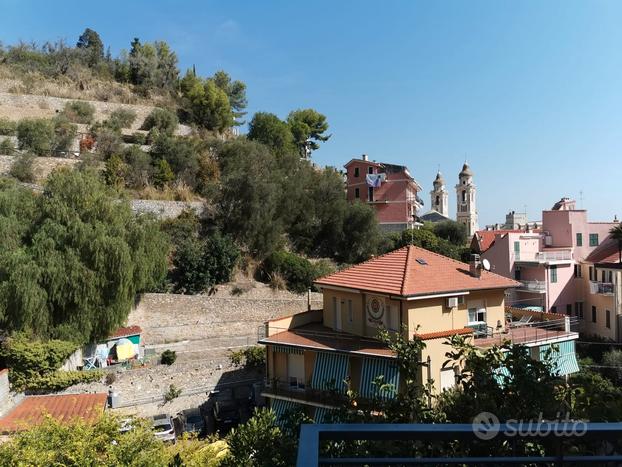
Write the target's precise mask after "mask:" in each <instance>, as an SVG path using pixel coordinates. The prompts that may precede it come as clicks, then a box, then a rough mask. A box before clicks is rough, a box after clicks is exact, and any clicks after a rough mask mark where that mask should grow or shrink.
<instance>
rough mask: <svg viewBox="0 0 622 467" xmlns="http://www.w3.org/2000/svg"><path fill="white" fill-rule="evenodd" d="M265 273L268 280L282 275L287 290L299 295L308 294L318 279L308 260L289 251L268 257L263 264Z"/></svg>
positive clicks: (278, 252)
mask: <svg viewBox="0 0 622 467" xmlns="http://www.w3.org/2000/svg"><path fill="white" fill-rule="evenodd" d="M263 272H264V274H265V275H266V276H267V277H268V278H272V277H273V276H274V275H275V274H278V275H281V276H282V277H283V278H284V279H285V281H286V282H287V288H288V289H289V290H291V291H293V292H297V293H304V292H306V291H307V289H308V288H310V287H312V286H313V280H314V279H315V278H316V277H317V273H316V268H315V267H314V266H313V264H312V263H311V262H310V261H309V260H308V259H306V258H303V257H302V256H299V255H297V254H295V253H290V252H288V251H277V252H275V253H272V254H271V255H270V256H268V258H266V260H265V261H264V263H263Z"/></svg>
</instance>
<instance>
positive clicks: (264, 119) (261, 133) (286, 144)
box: [247, 112, 296, 157]
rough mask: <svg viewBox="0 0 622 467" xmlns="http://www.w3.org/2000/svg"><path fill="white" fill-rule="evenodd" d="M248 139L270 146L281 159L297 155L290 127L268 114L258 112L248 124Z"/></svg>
mask: <svg viewBox="0 0 622 467" xmlns="http://www.w3.org/2000/svg"><path fill="white" fill-rule="evenodd" d="M247 137H248V139H250V140H253V141H258V142H260V143H262V144H265V145H266V146H268V147H269V148H270V149H272V151H274V153H275V154H276V155H277V156H279V157H285V156H287V155H293V154H296V146H295V145H294V135H293V134H292V131H291V129H290V127H289V125H288V124H287V123H286V122H284V121H283V120H281V119H280V118H279V117H277V116H276V115H274V114H272V113H268V112H257V113H256V114H255V115H253V119H252V120H251V121H250V123H249V124H248V134H247Z"/></svg>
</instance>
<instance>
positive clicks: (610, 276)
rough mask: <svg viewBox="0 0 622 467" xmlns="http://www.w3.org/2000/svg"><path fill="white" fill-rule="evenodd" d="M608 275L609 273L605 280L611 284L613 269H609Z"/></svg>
mask: <svg viewBox="0 0 622 467" xmlns="http://www.w3.org/2000/svg"><path fill="white" fill-rule="evenodd" d="M608 275H609V278H608V279H607V282H609V283H610V284H611V283H613V271H609V273H608Z"/></svg>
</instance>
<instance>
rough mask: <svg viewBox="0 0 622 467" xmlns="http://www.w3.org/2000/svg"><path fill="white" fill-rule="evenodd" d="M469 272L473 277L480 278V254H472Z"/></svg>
mask: <svg viewBox="0 0 622 467" xmlns="http://www.w3.org/2000/svg"><path fill="white" fill-rule="evenodd" d="M469 273H470V274H471V275H472V276H473V277H477V278H480V277H481V275H482V263H481V262H480V259H479V255H476V254H472V255H471V261H469Z"/></svg>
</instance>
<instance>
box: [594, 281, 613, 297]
mask: <svg viewBox="0 0 622 467" xmlns="http://www.w3.org/2000/svg"><path fill="white" fill-rule="evenodd" d="M590 293H591V294H592V295H594V294H603V295H613V284H612V283H611V282H595V281H590Z"/></svg>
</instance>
